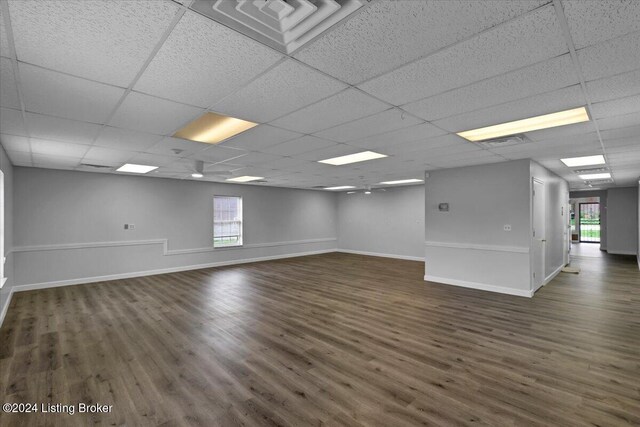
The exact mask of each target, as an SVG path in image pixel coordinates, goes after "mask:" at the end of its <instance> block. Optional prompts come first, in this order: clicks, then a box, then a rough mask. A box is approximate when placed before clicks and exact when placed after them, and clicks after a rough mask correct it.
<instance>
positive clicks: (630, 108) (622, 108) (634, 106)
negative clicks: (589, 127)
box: [591, 95, 640, 119]
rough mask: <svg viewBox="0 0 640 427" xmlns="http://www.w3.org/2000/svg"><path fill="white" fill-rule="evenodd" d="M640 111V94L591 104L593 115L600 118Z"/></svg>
mask: <svg viewBox="0 0 640 427" xmlns="http://www.w3.org/2000/svg"><path fill="white" fill-rule="evenodd" d="M638 111H640V95H632V96H628V97H626V98H620V99H615V100H613V101H605V102H597V103H595V104H593V105H592V106H591V113H592V114H593V117H595V118H597V119H600V118H605V117H612V116H621V115H624V114H629V113H635V112H638Z"/></svg>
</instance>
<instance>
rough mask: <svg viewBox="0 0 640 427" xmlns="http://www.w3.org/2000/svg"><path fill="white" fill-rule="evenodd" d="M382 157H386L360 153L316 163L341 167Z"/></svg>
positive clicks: (377, 154) (372, 152)
mask: <svg viewBox="0 0 640 427" xmlns="http://www.w3.org/2000/svg"><path fill="white" fill-rule="evenodd" d="M383 157H387V155H386V154H380V153H376V152H374V151H362V152H360V153H354V154H348V155H346V156H340V157H333V158H331V159H325V160H319V161H318V163H326V164H328V165H334V166H341V165H348V164H349V163H357V162H364V161H366V160H374V159H381V158H383Z"/></svg>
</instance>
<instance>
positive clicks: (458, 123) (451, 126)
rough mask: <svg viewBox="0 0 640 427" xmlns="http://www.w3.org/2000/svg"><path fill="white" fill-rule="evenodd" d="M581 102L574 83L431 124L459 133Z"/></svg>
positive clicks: (577, 86) (559, 109) (582, 101)
mask: <svg viewBox="0 0 640 427" xmlns="http://www.w3.org/2000/svg"><path fill="white" fill-rule="evenodd" d="M583 105H585V100H584V96H583V94H582V90H581V88H580V85H574V86H570V87H567V88H564V89H560V90H556V91H553V92H547V93H544V94H541V95H536V96H532V97H529V98H525V99H519V100H517V101H511V102H507V103H505V104H500V105H496V106H493V107H489V108H485V109H482V110H477V111H472V112H469V113H464V114H460V115H457V116H453V117H447V118H445V119H440V120H436V121H434V122H433V123H434V124H435V125H436V126H439V127H441V128H444V129H447V130H449V131H451V132H460V131H465V130H469V129H475V128H479V127H484V126H490V125H495V124H499V123H505V122H509V121H512V120H519V119H526V118H529V117H533V116H538V115H542V114H548V113H555V112H557V111H562V110H567V109H570V108H575V107H579V106H583Z"/></svg>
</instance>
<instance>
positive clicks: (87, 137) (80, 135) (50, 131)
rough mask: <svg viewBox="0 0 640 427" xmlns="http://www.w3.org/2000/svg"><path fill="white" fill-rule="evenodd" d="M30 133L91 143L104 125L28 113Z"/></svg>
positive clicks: (37, 136)
mask: <svg viewBox="0 0 640 427" xmlns="http://www.w3.org/2000/svg"><path fill="white" fill-rule="evenodd" d="M27 122H28V123H29V134H30V136H32V137H34V138H40V139H48V140H53V141H63V142H69V143H72V144H85V145H91V143H92V142H93V140H94V138H95V137H96V135H98V132H100V129H102V126H100V125H97V124H94V123H87V122H79V121H76V120H69V119H63V118H60V117H53V116H45V115H43V114H35V113H27Z"/></svg>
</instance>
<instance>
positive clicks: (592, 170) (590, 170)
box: [572, 167, 609, 175]
mask: <svg viewBox="0 0 640 427" xmlns="http://www.w3.org/2000/svg"><path fill="white" fill-rule="evenodd" d="M572 171H573V173H575V174H578V175H583V174H588V173H598V172H609V168H607V167H598V168H587V169H573V170H572Z"/></svg>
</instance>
